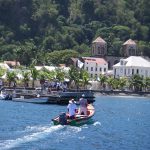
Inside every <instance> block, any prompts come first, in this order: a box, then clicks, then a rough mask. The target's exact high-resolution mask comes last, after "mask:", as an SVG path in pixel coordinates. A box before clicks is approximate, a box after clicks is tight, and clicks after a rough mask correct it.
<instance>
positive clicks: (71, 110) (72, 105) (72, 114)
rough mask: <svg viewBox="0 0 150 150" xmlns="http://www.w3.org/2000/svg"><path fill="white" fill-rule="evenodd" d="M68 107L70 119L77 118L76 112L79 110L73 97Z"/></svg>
mask: <svg viewBox="0 0 150 150" xmlns="http://www.w3.org/2000/svg"><path fill="white" fill-rule="evenodd" d="M67 109H68V113H69V118H70V119H74V118H75V114H76V110H77V106H76V104H75V101H74V99H71V100H70V101H69V104H68V106H67Z"/></svg>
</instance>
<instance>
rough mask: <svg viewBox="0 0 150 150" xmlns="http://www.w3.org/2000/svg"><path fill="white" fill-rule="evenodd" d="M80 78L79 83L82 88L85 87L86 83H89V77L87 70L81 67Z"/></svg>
mask: <svg viewBox="0 0 150 150" xmlns="http://www.w3.org/2000/svg"><path fill="white" fill-rule="evenodd" d="M80 78H81V80H80V83H81V85H83V87H84V89H87V85H90V82H89V80H90V78H89V74H88V72H87V71H86V70H84V69H81V70H80Z"/></svg>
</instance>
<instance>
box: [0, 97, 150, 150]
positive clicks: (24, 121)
mask: <svg viewBox="0 0 150 150" xmlns="http://www.w3.org/2000/svg"><path fill="white" fill-rule="evenodd" d="M94 106H95V110H96V113H95V116H94V117H93V118H92V121H91V123H90V124H85V125H82V126H79V127H74V126H62V125H58V126H54V125H53V123H52V121H51V119H52V118H53V117H55V116H56V115H57V114H59V113H60V112H64V111H66V106H59V105H40V104H31V103H21V102H11V101H0V150H9V149H10V150H150V98H144V97H112V96H111V97H110V96H97V97H96V102H95V103H94Z"/></svg>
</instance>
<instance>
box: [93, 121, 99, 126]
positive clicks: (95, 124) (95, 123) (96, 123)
mask: <svg viewBox="0 0 150 150" xmlns="http://www.w3.org/2000/svg"><path fill="white" fill-rule="evenodd" d="M93 125H94V126H97V125H99V126H101V123H100V122H99V121H96V122H94V123H93Z"/></svg>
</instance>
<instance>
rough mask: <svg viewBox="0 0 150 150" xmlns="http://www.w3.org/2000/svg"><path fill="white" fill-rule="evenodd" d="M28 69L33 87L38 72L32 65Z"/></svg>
mask: <svg viewBox="0 0 150 150" xmlns="http://www.w3.org/2000/svg"><path fill="white" fill-rule="evenodd" d="M30 71H31V78H32V88H34V86H35V80H37V78H38V75H39V72H38V71H37V70H36V68H35V67H32V66H31V68H30Z"/></svg>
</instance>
